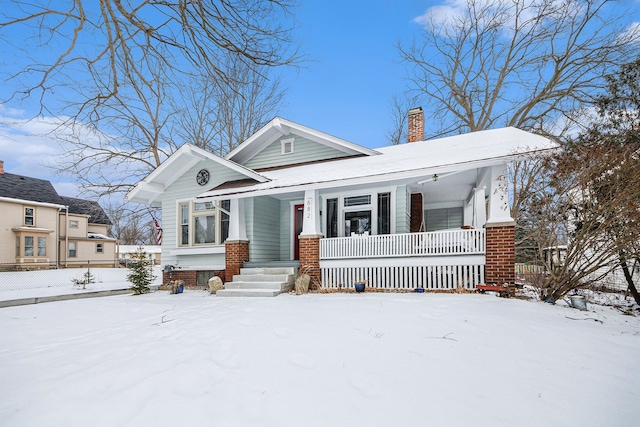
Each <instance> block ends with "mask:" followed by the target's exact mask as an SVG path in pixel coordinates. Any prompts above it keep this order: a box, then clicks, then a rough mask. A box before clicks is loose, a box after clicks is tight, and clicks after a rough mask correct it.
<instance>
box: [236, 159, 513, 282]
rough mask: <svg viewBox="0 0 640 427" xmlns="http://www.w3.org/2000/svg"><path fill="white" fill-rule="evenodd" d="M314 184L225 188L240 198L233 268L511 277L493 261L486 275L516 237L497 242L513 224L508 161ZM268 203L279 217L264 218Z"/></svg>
mask: <svg viewBox="0 0 640 427" xmlns="http://www.w3.org/2000/svg"><path fill="white" fill-rule="evenodd" d="M314 187H315V188H307V189H304V190H303V191H301V189H295V190H294V189H288V191H279V192H275V191H272V192H271V194H265V192H263V193H262V194H259V195H255V194H252V197H247V196H249V194H237V195H226V196H227V197H229V196H231V197H232V198H231V203H230V215H229V217H230V223H229V237H228V239H227V242H226V251H225V252H226V267H227V273H226V276H227V277H229V278H231V277H233V275H234V274H237V273H236V271H239V269H240V268H241V267H242V265H243V264H244V262H245V261H250V262H254V261H256V260H258V261H261V262H263V263H264V262H269V261H273V262H281V261H296V260H299V263H300V268H301V270H303V271H304V272H307V273H309V274H310V275H311V276H313V277H315V278H316V279H317V281H319V282H320V283H321V286H322V287H324V288H345V287H346V288H350V287H353V286H354V282H356V281H362V280H365V281H367V286H369V287H374V288H381V289H414V288H424V289H430V290H440V289H444V290H447V289H448V290H450V289H458V288H464V289H474V288H475V287H476V286H477V285H478V284H481V283H488V282H491V283H494V282H495V283H503V282H508V281H509V279H508V276H507V278H506V279H504V278H501V277H496V276H495V274H493V276H492V272H493V271H492V270H491V268H489V270H490V271H489V275H488V277H487V267H486V266H487V259H488V258H489V259H494V260H498V258H496V257H495V256H494V252H496V250H498V249H499V250H500V251H502V252H505V253H507V255H508V252H509V248H508V247H505V245H506V246H508V245H509V243H508V237H507V238H506V239H503V238H501V240H500V242H498V246H496V245H495V244H494V243H492V242H494V241H495V239H493V240H492V238H489V239H488V235H489V236H490V235H492V230H493V229H494V228H497V229H498V230H503V229H505V228H506V229H507V230H509V229H513V220H512V219H511V217H510V215H509V209H508V205H507V200H508V195H507V187H506V167H505V165H504V164H501V165H493V166H488V167H479V168H471V169H460V170H436V171H434V173H429V174H428V175H425V174H424V173H423V174H420V175H419V176H418V177H415V176H413V177H411V178H404V179H402V180H396V181H395V182H393V183H388V182H387V183H383V184H381V183H363V184H358V185H350V186H343V187H342V188H337V187H336V184H335V183H333V186H331V187H330V188H322V187H321V186H314ZM258 198H259V199H260V200H261V201H260V202H259V203H258V202H257V200H258ZM257 206H260V209H258V207H257ZM265 206H272V208H271V209H270V211H273V212H277V213H279V215H280V218H278V219H277V220H276V219H273V220H270V221H263V219H264V217H265V216H267V215H268V213H267V209H264V207H265ZM247 215H249V218H247ZM259 217H260V220H258V219H259ZM261 236H269V237H267V238H262V240H260V239H261ZM275 240H279V243H278V244H276V243H275V242H274V241H275ZM512 245H513V239H511V246H512ZM488 246H489V247H490V248H489V250H488ZM267 247H271V248H274V249H272V250H264V248H267ZM289 248H290V249H289ZM511 250H512V248H511ZM265 257H268V258H265ZM492 257H493V258H492ZM500 262H503V263H504V262H506V263H507V264H508V263H509V262H511V270H513V261H512V260H511V261H510V260H509V259H508V256H507V257H506V258H500ZM501 270H502V271H504V272H507V273H508V271H509V267H508V266H507V267H503V268H501ZM511 274H512V275H513V271H511Z"/></svg>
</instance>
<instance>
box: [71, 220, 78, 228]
mask: <svg viewBox="0 0 640 427" xmlns="http://www.w3.org/2000/svg"><path fill="white" fill-rule="evenodd" d="M78 225H79V224H78V221H76V220H74V219H71V220H69V228H78Z"/></svg>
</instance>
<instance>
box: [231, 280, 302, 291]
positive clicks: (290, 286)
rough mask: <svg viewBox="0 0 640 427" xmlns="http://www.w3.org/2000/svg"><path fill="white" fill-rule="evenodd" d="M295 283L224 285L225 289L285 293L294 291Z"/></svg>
mask: <svg viewBox="0 0 640 427" xmlns="http://www.w3.org/2000/svg"><path fill="white" fill-rule="evenodd" d="M293 286H294V285H293V283H287V282H279V281H276V282H249V281H242V282H240V281H233V282H227V283H225V284H224V288H225V289H276V290H279V291H285V290H289V289H293Z"/></svg>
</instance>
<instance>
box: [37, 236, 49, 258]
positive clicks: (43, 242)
mask: <svg viewBox="0 0 640 427" xmlns="http://www.w3.org/2000/svg"><path fill="white" fill-rule="evenodd" d="M38 256H47V238H46V237H38Z"/></svg>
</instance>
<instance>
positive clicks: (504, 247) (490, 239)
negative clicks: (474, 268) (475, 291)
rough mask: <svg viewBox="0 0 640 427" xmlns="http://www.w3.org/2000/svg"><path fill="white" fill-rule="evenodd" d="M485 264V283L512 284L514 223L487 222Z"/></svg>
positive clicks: (514, 253) (513, 275) (513, 271)
mask: <svg viewBox="0 0 640 427" xmlns="http://www.w3.org/2000/svg"><path fill="white" fill-rule="evenodd" d="M485 228H486V236H487V264H486V267H485V282H486V283H487V284H490V285H493V284H497V285H502V284H505V283H507V284H509V285H512V284H514V283H515V280H516V273H515V262H516V251H515V231H516V227H515V225H496V226H492V225H489V224H487V225H486V226H485Z"/></svg>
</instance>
